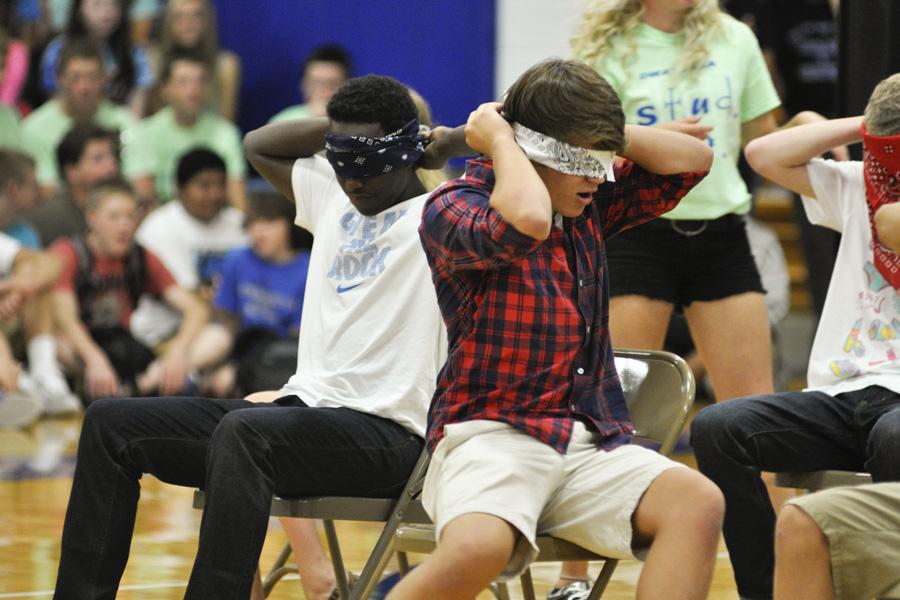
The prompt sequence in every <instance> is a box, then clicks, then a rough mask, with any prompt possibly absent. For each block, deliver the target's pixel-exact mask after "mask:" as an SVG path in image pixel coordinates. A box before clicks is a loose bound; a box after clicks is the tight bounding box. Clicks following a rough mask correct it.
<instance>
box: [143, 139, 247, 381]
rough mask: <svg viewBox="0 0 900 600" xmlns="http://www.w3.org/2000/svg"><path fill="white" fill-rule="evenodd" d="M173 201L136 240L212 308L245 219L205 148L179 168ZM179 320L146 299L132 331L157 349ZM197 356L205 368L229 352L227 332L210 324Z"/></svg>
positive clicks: (217, 160)
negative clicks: (205, 354)
mask: <svg viewBox="0 0 900 600" xmlns="http://www.w3.org/2000/svg"><path fill="white" fill-rule="evenodd" d="M177 165H178V166H177V169H176V173H175V176H176V180H177V190H178V195H177V199H176V200H173V201H172V202H169V203H168V204H166V205H164V206H161V207H160V208H157V209H156V210H154V211H153V212H152V213H150V214H149V215H148V216H147V218H146V219H144V221H143V222H142V223H141V225H140V227H139V228H138V230H137V234H136V239H137V241H138V243H140V244H141V245H142V246H143V247H144V248H146V249H148V250H150V251H151V252H153V253H154V254H155V255H156V256H158V257H159V259H160V260H161V261H162V263H163V265H165V267H166V269H168V270H169V272H170V273H171V274H172V276H173V277H174V278H175V281H176V282H177V283H178V285H180V286H181V287H183V288H185V289H187V290H191V291H192V292H195V293H196V294H197V295H198V296H200V298H201V299H202V300H203V301H204V302H205V303H206V304H207V306H209V305H211V304H212V298H213V279H214V277H215V275H216V274H217V273H218V271H219V268H220V266H221V263H222V258H223V257H224V256H225V254H226V253H227V252H228V251H230V250H233V249H235V248H238V247H240V246H244V245H246V244H247V233H246V231H244V215H243V213H241V211H239V210H238V209H236V208H234V207H233V206H229V205H228V196H227V194H226V185H225V179H226V175H225V162H224V161H223V160H222V159H221V157H219V155H218V154H216V153H215V152H212V151H210V150H207V149H204V148H198V149H194V150H191V151H189V152H187V153H186V154H185V155H184V156H182V157H181V158H180V159H179V160H178V163H177ZM179 318H180V317H179V315H178V314H176V313H175V312H173V311H172V310H171V309H169V308H168V307H166V306H165V305H161V304H160V303H158V302H154V301H153V300H152V299H150V298H147V299H146V300H144V301H143V302H141V305H140V307H139V308H138V310H137V312H136V313H135V315H134V318H133V320H132V331H133V332H134V333H135V335H136V336H137V337H138V339H140V340H141V341H143V342H144V343H146V344H148V345H151V346H155V345H156V344H159V343H160V342H162V341H163V340H164V339H166V338H167V337H169V336H170V335H172V333H173V332H174V331H175V329H176V328H177V327H178V321H179ZM203 337H204V340H203V341H201V342H199V347H198V350H200V351H201V352H202V351H204V349H205V350H208V351H209V353H210V355H209V361H202V362H203V363H204V364H203V366H208V365H210V364H212V363H213V362H217V361H216V360H215V356H218V354H219V351H220V349H221V348H222V347H223V346H230V340H229V336H228V332H227V331H226V330H225V329H224V328H223V327H221V326H219V325H216V324H214V323H211V324H210V325H209V326H208V327H207V328H205V329H204V334H203Z"/></svg>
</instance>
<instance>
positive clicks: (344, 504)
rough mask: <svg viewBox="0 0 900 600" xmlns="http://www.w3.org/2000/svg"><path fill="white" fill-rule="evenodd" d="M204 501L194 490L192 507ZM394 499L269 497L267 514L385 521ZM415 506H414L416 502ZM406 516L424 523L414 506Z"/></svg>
mask: <svg viewBox="0 0 900 600" xmlns="http://www.w3.org/2000/svg"><path fill="white" fill-rule="evenodd" d="M204 501H205V495H204V493H203V490H195V491H194V508H196V509H202V508H203V505H204ZM396 502H397V499H396V498H358V497H357V498H354V497H350V496H322V497H314V498H281V497H280V496H273V497H272V507H271V509H270V513H269V514H270V515H271V516H273V517H299V518H307V519H320V518H322V516H323V515H328V518H329V519H331V520H334V521H387V520H388V517H390V516H391V511H392V510H393V508H394V505H395V504H396ZM417 504H418V503H417ZM407 515H408V516H407V517H406V518H408V519H409V520H410V521H413V522H421V521H423V518H422V517H423V516H424V522H428V516H427V515H426V514H425V511H424V510H423V509H422V508H421V504H418V506H412V505H411V506H410V507H409V508H408V510H407Z"/></svg>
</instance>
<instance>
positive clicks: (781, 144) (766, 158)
mask: <svg viewBox="0 0 900 600" xmlns="http://www.w3.org/2000/svg"><path fill="white" fill-rule="evenodd" d="M860 125H862V117H861V116H859V117H847V118H845V119H833V120H831V121H820V122H817V123H810V124H807V125H800V126H798V127H791V128H790V129H781V130H779V131H775V132H773V133H770V134H769V135H765V136H763V137H761V138H757V139H755V140H753V141H751V142H750V143H749V144H747V148H746V150H745V151H744V154H745V155H746V157H747V162H749V163H750V166H751V167H753V169H754V170H755V171H756V172H757V173H759V174H760V175H762V176H763V177H766V178H768V179H770V180H772V181H773V182H775V183H777V184H778V185H780V186H782V187H785V188H787V189H789V190H791V191H793V192H796V193H798V194H801V195H803V196H808V197H810V198H815V192H814V191H813V189H812V184H811V183H810V181H809V175H808V173H807V171H806V163H808V162H809V161H810V160H812V159H813V158H815V157H817V156H820V155H821V154H824V153H825V152H827V151H828V150H830V149H831V148H834V147H835V146H842V145H847V144H852V143H854V142H857V141H859V140H860V139H861V138H862V134H861V133H860Z"/></svg>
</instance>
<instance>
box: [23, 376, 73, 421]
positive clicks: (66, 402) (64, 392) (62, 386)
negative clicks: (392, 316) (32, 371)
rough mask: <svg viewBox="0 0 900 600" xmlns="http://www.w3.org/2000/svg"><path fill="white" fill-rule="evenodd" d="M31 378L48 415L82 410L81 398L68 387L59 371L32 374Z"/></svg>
mask: <svg viewBox="0 0 900 600" xmlns="http://www.w3.org/2000/svg"><path fill="white" fill-rule="evenodd" d="M32 380H33V381H34V385H35V387H36V388H37V392H38V397H40V398H41V399H42V400H43V401H44V412H46V413H47V414H48V415H64V414H74V413H79V412H81V411H82V410H83V407H82V405H81V400H79V399H78V396H76V395H75V394H73V393H72V390H70V389H69V384H68V383H66V380H65V378H64V377H63V376H62V374H61V373H42V374H41V375H33V376H32Z"/></svg>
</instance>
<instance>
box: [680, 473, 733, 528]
mask: <svg viewBox="0 0 900 600" xmlns="http://www.w3.org/2000/svg"><path fill="white" fill-rule="evenodd" d="M673 502H678V503H680V504H681V505H682V510H684V511H685V512H684V513H683V514H684V515H685V516H689V517H690V518H691V519H692V520H693V521H694V522H695V523H696V524H697V525H700V526H703V527H704V528H706V529H707V530H708V531H712V532H714V533H715V535H718V533H719V531H720V530H721V528H722V520H723V519H724V517H725V497H724V496H723V495H722V491H721V490H720V489H719V488H718V486H717V485H716V484H714V483H713V482H712V481H710V480H709V479H707V478H706V477H704V476H703V475H701V474H700V473H698V472H696V471H688V472H687V473H686V474H685V485H684V489H683V491H681V492H680V493H679V494H678V495H677V496H676V497H674V498H673ZM676 512H681V511H676Z"/></svg>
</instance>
